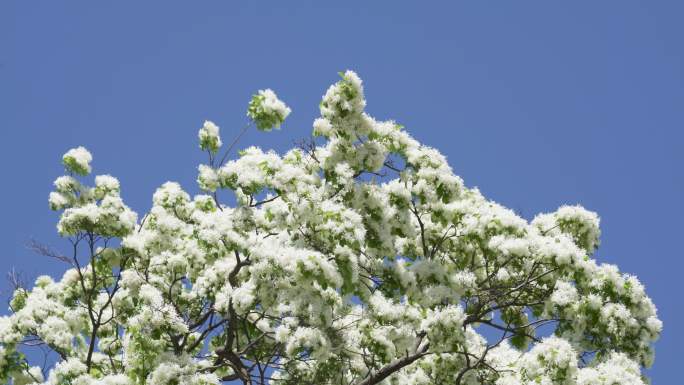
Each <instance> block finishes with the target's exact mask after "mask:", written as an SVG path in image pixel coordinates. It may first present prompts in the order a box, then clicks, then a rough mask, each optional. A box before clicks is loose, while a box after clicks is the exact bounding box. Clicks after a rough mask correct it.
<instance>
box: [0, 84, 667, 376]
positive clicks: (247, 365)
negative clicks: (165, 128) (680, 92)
mask: <svg viewBox="0 0 684 385" xmlns="http://www.w3.org/2000/svg"><path fill="white" fill-rule="evenodd" d="M365 106H366V100H365V96H364V89H363V83H362V81H361V79H360V78H359V77H358V76H357V75H356V73H354V72H352V71H347V72H345V73H342V74H341V79H340V81H338V82H337V83H335V84H333V85H332V86H331V87H330V88H329V89H328V90H327V92H326V93H325V95H324V96H323V99H322V101H321V104H320V112H321V116H320V117H319V118H318V119H316V120H315V122H314V124H313V126H314V127H313V132H314V136H316V137H317V140H316V141H314V142H312V143H310V144H308V145H303V146H302V147H298V148H293V149H291V150H289V151H287V152H286V153H284V154H278V153H276V152H274V151H264V150H262V149H260V148H258V147H253V146H252V147H247V148H245V149H243V150H242V151H240V152H239V156H238V157H237V158H235V159H230V160H227V161H225V162H224V161H223V160H222V161H221V162H218V163H216V162H214V158H213V155H215V154H216V152H217V151H218V150H219V148H220V147H221V143H222V141H221V137H220V135H219V128H218V126H216V125H215V124H214V123H212V122H209V121H207V122H205V123H204V125H203V126H202V128H200V130H199V133H198V138H199V145H200V148H202V149H203V150H205V151H208V152H210V157H209V159H210V161H209V164H202V165H200V166H199V168H198V177H197V182H198V186H199V189H200V190H201V193H200V194H198V195H195V196H191V195H190V194H189V193H188V192H186V191H185V190H184V189H183V188H182V187H181V185H180V184H178V183H175V182H166V183H164V184H163V185H162V186H161V187H159V189H157V191H156V192H155V193H154V195H153V197H152V207H151V209H150V210H149V212H147V214H145V215H144V216H142V217H141V218H140V220H138V218H137V215H136V214H135V213H134V212H133V211H132V210H131V209H130V208H128V207H127V206H126V205H125V204H124V203H123V200H122V198H121V195H120V194H121V186H120V183H119V181H118V180H117V179H116V178H114V177H112V176H110V175H98V176H96V177H95V179H94V186H88V183H87V181H86V180H85V179H86V177H87V176H88V174H89V173H90V171H91V166H90V162H91V161H92V157H91V156H90V154H89V153H88V152H87V150H85V149H83V148H81V147H79V148H77V149H74V150H70V151H69V152H67V154H65V155H64V158H63V162H64V165H65V166H66V168H67V174H68V175H65V176H61V177H59V178H57V180H55V183H54V185H55V190H54V191H53V192H52V193H50V195H49V205H50V207H51V208H52V209H53V210H57V211H61V215H60V219H59V222H58V225H57V229H58V231H59V233H60V234H61V235H62V236H64V237H67V238H68V239H69V240H70V244H69V252H70V254H69V257H60V258H61V259H64V260H67V261H68V262H69V263H70V268H69V269H68V270H67V271H66V272H65V273H64V275H63V276H62V278H61V279H58V280H56V279H52V278H50V277H47V276H43V277H39V278H38V279H37V280H36V282H35V286H34V287H33V288H24V287H19V288H17V290H16V291H15V293H14V296H13V298H12V301H11V303H10V308H11V311H12V313H11V315H9V316H5V317H0V380H1V381H3V382H7V383H11V384H13V385H27V384H31V385H38V384H45V385H63V384H73V385H140V384H145V385H169V384H176V385H181V384H183V385H185V384H188V385H218V384H221V383H225V382H227V381H236V382H237V383H242V384H249V385H263V384H266V383H269V384H284V385H299V384H331V385H332V384H350V385H373V384H382V385H433V384H468V385H485V384H488V385H489V384H496V385H531V384H535V385H603V384H605V385H609V384H610V385H628V384H629V385H643V384H645V383H646V382H645V381H646V380H645V379H644V378H643V377H642V374H641V369H642V367H647V366H649V365H651V363H652V361H653V349H652V345H653V342H654V341H655V340H656V339H657V338H658V336H659V335H660V332H661V329H662V323H661V321H660V320H659V319H658V317H657V312H656V307H655V306H654V304H653V303H652V301H651V299H650V298H649V297H648V296H647V295H646V292H645V289H644V287H643V285H642V284H641V283H640V282H639V280H638V279H637V278H636V277H634V276H632V275H629V274H625V273H622V272H620V271H619V270H618V268H617V267H616V266H614V265H610V264H601V263H599V262H597V261H596V260H595V259H594V258H593V253H594V251H595V250H596V248H597V247H598V245H599V237H600V229H599V218H598V216H597V215H596V214H595V213H593V212H590V211H588V210H586V209H584V208H582V207H580V206H563V207H561V208H560V209H558V210H557V211H555V212H552V213H547V214H540V215H538V216H537V217H535V218H534V220H532V221H531V222H528V221H527V220H525V219H524V218H521V217H519V216H518V215H517V214H516V213H515V212H513V211H512V210H509V209H507V208H505V207H503V206H501V205H499V204H497V203H495V202H492V201H490V200H488V199H486V198H485V197H484V196H483V195H482V194H481V193H480V191H478V190H477V189H473V188H468V187H466V185H465V184H464V182H463V181H462V180H461V178H459V177H458V176H457V175H455V174H454V172H453V171H452V169H451V167H450V166H449V165H448V163H447V161H446V158H445V157H444V156H443V155H442V154H440V153H439V152H438V151H437V150H436V149H434V148H430V147H428V146H425V145H422V144H420V143H419V142H418V141H416V140H415V139H414V138H413V137H411V136H410V135H409V134H408V133H407V132H406V131H405V130H404V129H403V127H402V126H400V125H398V124H396V123H395V122H393V121H379V120H376V119H374V118H373V117H371V116H369V115H368V114H367V113H366V112H365V111H364V109H365ZM289 113H290V109H289V108H288V107H287V106H286V105H285V104H284V103H283V102H281V101H280V100H278V99H277V97H276V95H275V94H274V93H273V92H272V91H270V90H265V91H259V93H258V94H257V95H255V96H254V98H253V99H252V101H251V103H250V105H249V108H248V115H249V117H250V118H251V119H252V120H253V121H254V123H255V124H256V125H257V127H258V128H259V129H261V130H270V129H272V128H273V127H278V126H279V125H280V124H281V123H282V122H283V120H284V119H285V118H286V117H287V116H288V114H289ZM222 190H227V191H229V192H231V193H233V194H234V196H235V198H236V199H235V205H234V206H229V205H227V204H225V203H222V202H221V201H220V200H219V196H220V195H219V194H217V192H219V191H222ZM221 195H222V194H221ZM72 254H73V255H72ZM36 343H38V344H41V345H42V346H44V347H46V348H48V349H50V350H52V351H53V352H55V355H54V357H55V358H56V360H57V363H56V364H55V365H54V367H52V368H45V370H42V368H41V367H39V366H37V364H40V362H39V363H35V362H31V361H30V360H29V359H28V357H30V355H25V354H24V352H25V351H26V350H27V347H26V344H36Z"/></svg>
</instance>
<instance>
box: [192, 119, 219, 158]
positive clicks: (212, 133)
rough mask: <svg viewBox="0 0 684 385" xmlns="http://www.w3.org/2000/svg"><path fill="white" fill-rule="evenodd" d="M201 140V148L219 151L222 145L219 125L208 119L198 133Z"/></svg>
mask: <svg viewBox="0 0 684 385" xmlns="http://www.w3.org/2000/svg"><path fill="white" fill-rule="evenodd" d="M197 136H198V137H199V141H200V148H201V149H202V150H208V151H211V152H213V153H215V152H217V151H218V149H219V148H220V147H221V144H222V143H221V136H220V135H219V127H218V126H217V125H215V124H214V122H210V121H208V120H206V121H204V125H203V126H202V128H200V129H199V132H198V134H197Z"/></svg>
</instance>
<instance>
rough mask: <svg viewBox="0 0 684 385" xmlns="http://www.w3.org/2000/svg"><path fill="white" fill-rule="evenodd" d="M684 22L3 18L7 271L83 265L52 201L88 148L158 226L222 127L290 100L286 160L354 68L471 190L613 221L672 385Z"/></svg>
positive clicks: (516, 11) (680, 342)
mask: <svg viewBox="0 0 684 385" xmlns="http://www.w3.org/2000/svg"><path fill="white" fill-rule="evenodd" d="M95 4H97V5H95ZM683 16H684V2H680V1H646V0H644V1H627V0H622V1H550V0H544V1H515V2H513V1H500V2H494V1H469V2H457V1H444V2H437V1H420V2H418V1H414V2H409V1H406V2H401V1H335V2H328V1H311V2H303V1H302V2H299V1H273V2H269V1H259V2H247V1H202V2H174V1H144V2H143V1H117V2H94V1H63V2H58V1H43V2H41V1H18V0H17V1H12V0H6V1H2V3H1V4H0V146H1V148H0V164H1V165H2V171H3V175H2V187H1V188H0V197H1V199H0V244H2V245H3V249H2V251H1V256H0V272H5V271H9V270H10V269H13V268H14V269H16V270H17V271H21V272H23V274H24V275H25V277H27V278H28V279H29V280H31V281H32V280H33V279H34V278H35V277H36V276H38V275H40V274H43V273H49V274H51V275H54V276H61V273H62V271H63V270H64V269H65V266H63V265H61V264H59V263H58V262H56V261H53V260H48V259H46V258H45V257H40V256H37V255H34V254H32V253H31V252H30V251H28V250H27V249H26V247H25V243H26V242H27V241H28V240H29V239H31V238H35V239H37V240H40V241H42V242H43V243H47V244H49V245H51V246H53V247H54V248H56V249H60V248H61V249H62V250H64V249H65V248H66V243H65V242H66V241H63V240H60V238H59V237H58V236H57V235H56V231H55V227H54V226H55V224H56V220H57V214H56V213H53V212H51V211H50V210H49V209H48V207H47V195H48V193H49V192H50V191H51V187H52V186H51V183H52V181H53V180H54V179H55V178H56V177H57V176H59V175H61V173H62V167H61V164H60V159H61V155H62V154H63V153H64V152H65V151H66V150H68V149H69V148H71V147H74V146H77V145H84V146H86V147H87V148H88V149H90V150H91V151H92V152H93V154H94V162H93V165H94V172H95V173H101V174H104V173H110V174H112V175H115V176H117V177H118V178H119V179H120V180H121V182H122V190H123V191H122V195H123V197H124V199H125V200H126V202H127V203H128V204H129V205H130V206H132V207H133V208H134V209H135V210H136V211H138V212H139V213H143V212H144V211H146V210H147V209H148V208H149V207H150V205H151V196H152V193H153V192H154V190H155V188H156V187H158V186H159V185H161V184H162V183H163V182H165V181H167V180H176V181H179V182H180V183H181V184H182V185H183V186H184V187H185V188H186V189H187V190H188V191H189V192H191V193H197V192H198V189H197V187H196V184H195V182H194V181H195V178H196V166H197V164H199V162H200V161H202V160H204V156H203V154H201V153H200V151H199V149H198V148H197V139H196V137H197V129H198V128H199V127H200V126H201V124H202V122H203V121H204V120H205V119H210V120H213V121H214V122H216V123H217V124H218V125H219V126H221V130H222V133H223V136H224V142H226V141H229V140H230V139H232V138H233V136H234V135H235V134H236V131H237V130H238V129H239V128H240V127H241V126H242V124H243V123H244V121H245V116H244V114H245V110H246V104H247V101H248V100H249V97H250V95H251V94H252V93H253V92H254V91H256V90H257V89H260V88H266V87H270V88H273V89H274V90H275V91H276V92H277V93H278V95H279V96H280V97H281V98H282V99H284V100H285V101H286V102H287V103H288V104H289V105H290V106H291V107H292V109H293V113H292V114H291V116H290V117H289V119H288V121H287V122H286V123H285V125H284V127H283V129H282V130H281V131H278V132H273V133H269V134H264V133H258V132H256V131H251V132H250V133H249V134H248V135H246V136H245V137H244V139H243V140H242V142H241V144H242V146H243V147H244V146H248V145H252V144H256V145H260V146H262V147H264V148H275V149H277V150H281V151H282V150H284V149H286V148H289V147H290V146H291V144H292V142H293V141H294V140H297V139H301V138H304V137H306V136H308V134H309V133H310V130H311V122H312V121H313V119H314V118H315V117H316V116H317V114H318V102H319V101H320V97H321V95H322V94H323V93H324V91H325V90H326V88H327V87H328V85H329V84H331V83H333V82H334V81H336V80H337V71H339V70H344V69H354V70H356V71H357V72H358V73H359V74H360V75H361V77H362V78H363V79H364V80H365V85H366V95H367V99H368V111H369V112H370V113H371V114H372V115H374V116H376V117H377V118H379V119H390V118H392V119H395V120H397V121H398V122H400V123H402V124H404V125H405V126H406V128H407V129H408V130H410V131H411V133H412V134H413V135H414V136H415V137H416V138H418V139H419V140H421V141H423V142H425V143H427V144H429V145H431V146H435V147H437V148H439V149H440V150H441V151H442V152H443V153H445V154H446V155H447V157H448V159H449V161H450V163H451V165H452V167H453V168H454V170H455V171H456V173H457V174H459V175H461V176H462V177H463V178H464V180H465V182H466V184H467V185H469V186H478V187H479V188H480V189H481V190H482V191H483V193H484V194H485V195H486V196H488V197H490V198H492V199H494V200H496V201H498V202H500V203H502V204H504V205H506V206H508V207H511V208H514V209H516V210H517V211H518V212H521V213H522V214H523V216H525V217H527V218H528V219H529V218H531V217H533V216H534V214H536V213H538V212H544V211H552V210H555V209H556V208H557V207H558V206H560V205H562V204H566V203H568V204H572V203H581V204H583V205H585V206H586V207H587V208H589V209H591V210H594V211H597V212H598V213H599V214H600V215H601V219H602V228H603V236H602V245H601V248H600V249H599V252H598V259H599V260H600V261H604V262H611V263H616V264H618V265H619V266H620V268H621V269H622V270H623V271H626V272H631V273H634V274H636V275H638V276H639V278H640V279H641V280H642V281H643V282H644V283H645V285H646V287H647V291H648V293H649V294H650V295H651V296H652V298H653V299H654V301H655V303H656V305H657V306H658V308H659V314H660V317H661V318H662V320H663V321H664V324H665V326H664V327H665V329H664V333H663V335H662V337H661V340H660V341H659V342H658V343H657V346H656V363H655V366H654V367H653V368H652V369H651V370H650V371H649V372H650V375H651V376H652V378H653V380H654V384H668V383H669V384H673V383H676V382H678V381H680V380H677V379H681V371H682V368H681V366H680V365H681V362H682V357H683V356H684V327H683V326H682V323H683V321H684V318H683V317H684V307H683V305H684V300H683V299H682V293H684V290H683V289H682V281H683V280H684V274H683V273H684V272H683V270H684V253H683V252H682V248H681V247H680V246H681V245H680V242H682V238H683V237H684V225H683V223H684V202H683V198H684V171H683V167H684V152H683V151H682V150H683V148H682V147H683V145H684V134H683V132H682V131H683V129H684V23H683V22H682V17H683ZM8 287H9V286H8V284H6V283H5V282H2V283H1V284H0V288H2V297H3V298H6V297H7V295H8V292H7V290H8ZM3 302H4V300H3ZM0 312H5V309H2V310H0ZM678 364H679V365H678Z"/></svg>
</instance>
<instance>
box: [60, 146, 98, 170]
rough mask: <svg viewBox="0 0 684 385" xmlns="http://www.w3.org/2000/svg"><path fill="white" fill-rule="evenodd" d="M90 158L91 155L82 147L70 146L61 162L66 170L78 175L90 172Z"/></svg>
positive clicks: (91, 157)
mask: <svg viewBox="0 0 684 385" xmlns="http://www.w3.org/2000/svg"><path fill="white" fill-rule="evenodd" d="M92 160H93V156H92V155H91V154H90V152H89V151H88V150H86V149H85V148H84V147H76V148H72V149H71V150H69V151H67V153H66V154H64V156H63V157H62V163H64V167H66V169H67V171H69V172H72V173H74V174H78V175H88V174H90V170H91V168H90V162H91V161H92Z"/></svg>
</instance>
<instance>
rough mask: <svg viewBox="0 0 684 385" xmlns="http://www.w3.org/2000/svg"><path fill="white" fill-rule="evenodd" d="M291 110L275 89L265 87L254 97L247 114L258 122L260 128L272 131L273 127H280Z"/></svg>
mask: <svg viewBox="0 0 684 385" xmlns="http://www.w3.org/2000/svg"><path fill="white" fill-rule="evenodd" d="M290 112H291V110H290V108H289V107H288V106H287V105H285V103H283V101H282V100H280V99H278V96H277V95H276V94H275V92H273V90H271V89H265V90H259V92H258V93H257V94H256V95H254V96H253V97H252V100H251V101H250V102H249V108H248V109H247V116H249V117H250V118H251V119H252V120H253V121H254V123H256V126H257V128H258V129H259V130H262V131H270V130H271V129H273V128H280V125H281V124H282V123H283V122H284V121H285V118H287V116H288V115H290Z"/></svg>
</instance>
